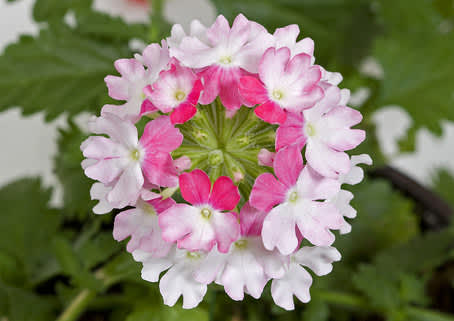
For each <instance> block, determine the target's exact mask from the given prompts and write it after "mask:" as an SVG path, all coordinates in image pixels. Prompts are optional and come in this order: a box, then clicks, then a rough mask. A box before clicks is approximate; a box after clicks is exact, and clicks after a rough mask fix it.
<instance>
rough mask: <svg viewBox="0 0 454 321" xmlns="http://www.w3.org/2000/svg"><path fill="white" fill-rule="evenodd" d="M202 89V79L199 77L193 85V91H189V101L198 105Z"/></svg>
mask: <svg viewBox="0 0 454 321" xmlns="http://www.w3.org/2000/svg"><path fill="white" fill-rule="evenodd" d="M202 90H203V84H202V81H201V80H200V79H197V80H196V81H195V83H194V86H193V87H192V90H191V92H190V93H189V95H188V97H187V101H188V102H189V103H190V104H191V105H194V106H195V105H197V103H198V102H199V98H200V93H201V91H202Z"/></svg>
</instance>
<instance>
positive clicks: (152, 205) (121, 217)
mask: <svg viewBox="0 0 454 321" xmlns="http://www.w3.org/2000/svg"><path fill="white" fill-rule="evenodd" d="M175 204H176V203H175V201H174V200H173V199H171V198H167V199H162V197H161V196H160V195H158V197H157V198H154V199H152V200H149V201H144V200H139V201H138V202H137V204H136V207H135V208H132V209H130V210H126V211H123V212H121V213H119V214H117V216H115V223H114V229H113V237H114V239H115V240H117V241H123V240H124V239H126V238H127V237H129V236H130V237H131V239H130V240H129V242H128V245H127V246H126V249H127V250H128V252H133V251H135V250H137V249H140V250H143V251H146V252H147V253H150V254H151V255H153V256H154V257H164V256H166V255H167V253H168V252H169V251H170V249H171V248H172V245H173V244H172V243H168V242H166V241H164V240H163V239H162V236H161V228H160V227H159V224H158V216H159V214H161V213H162V212H164V211H165V210H167V209H169V208H171V207H172V206H174V205H175Z"/></svg>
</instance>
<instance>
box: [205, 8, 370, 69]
mask: <svg viewBox="0 0 454 321" xmlns="http://www.w3.org/2000/svg"><path fill="white" fill-rule="evenodd" d="M213 2H214V4H215V5H216V7H217V9H218V11H219V12H220V13H222V14H224V15H226V17H227V18H228V19H229V20H230V21H233V19H234V18H235V16H236V15H237V14H239V13H243V14H245V15H246V16H247V17H248V18H249V19H251V20H255V21H257V22H259V23H261V24H263V25H264V26H265V27H267V28H268V30H269V31H270V32H274V29H275V28H278V27H283V26H285V25H289V24H298V25H299V26H300V29H301V30H302V33H303V35H304V36H305V37H307V36H309V37H311V38H313V39H314V40H315V41H316V46H315V54H316V57H317V61H319V62H321V63H322V64H323V65H325V67H329V66H327V64H328V63H330V62H333V61H335V63H333V64H332V67H336V69H337V70H339V68H340V67H341V64H345V65H348V66H350V67H351V65H352V64H353V63H357V61H358V60H359V59H360V58H361V57H363V56H364V55H367V54H368V51H369V47H370V45H371V42H372V39H373V38H374V36H375V35H376V33H377V24H376V22H375V16H374V13H373V11H372V9H371V7H370V3H369V1H362V0H360V1H358V0H347V1H343V0H318V1H301V0H230V1H224V0H214V1H213Z"/></svg>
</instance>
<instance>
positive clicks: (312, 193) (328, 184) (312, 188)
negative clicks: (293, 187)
mask: <svg viewBox="0 0 454 321" xmlns="http://www.w3.org/2000/svg"><path fill="white" fill-rule="evenodd" d="M339 191H340V182H339V181H338V180H337V179H332V178H328V177H324V176H322V175H320V174H319V173H317V172H316V171H315V170H313V169H312V168H311V167H310V166H306V167H305V168H304V169H303V171H302V173H301V175H300V177H299V178H298V192H299V193H300V194H301V196H302V197H304V198H305V199H310V200H325V199H330V198H332V197H334V196H335V195H336V194H337V193H339Z"/></svg>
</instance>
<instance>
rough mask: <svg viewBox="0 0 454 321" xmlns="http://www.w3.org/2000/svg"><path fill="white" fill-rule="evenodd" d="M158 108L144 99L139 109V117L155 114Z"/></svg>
mask: <svg viewBox="0 0 454 321" xmlns="http://www.w3.org/2000/svg"><path fill="white" fill-rule="evenodd" d="M157 111H158V108H156V106H155V105H153V103H152V102H151V101H149V100H148V99H145V100H144V101H143V103H142V106H141V107H140V116H142V115H148V114H151V113H154V112H157Z"/></svg>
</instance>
